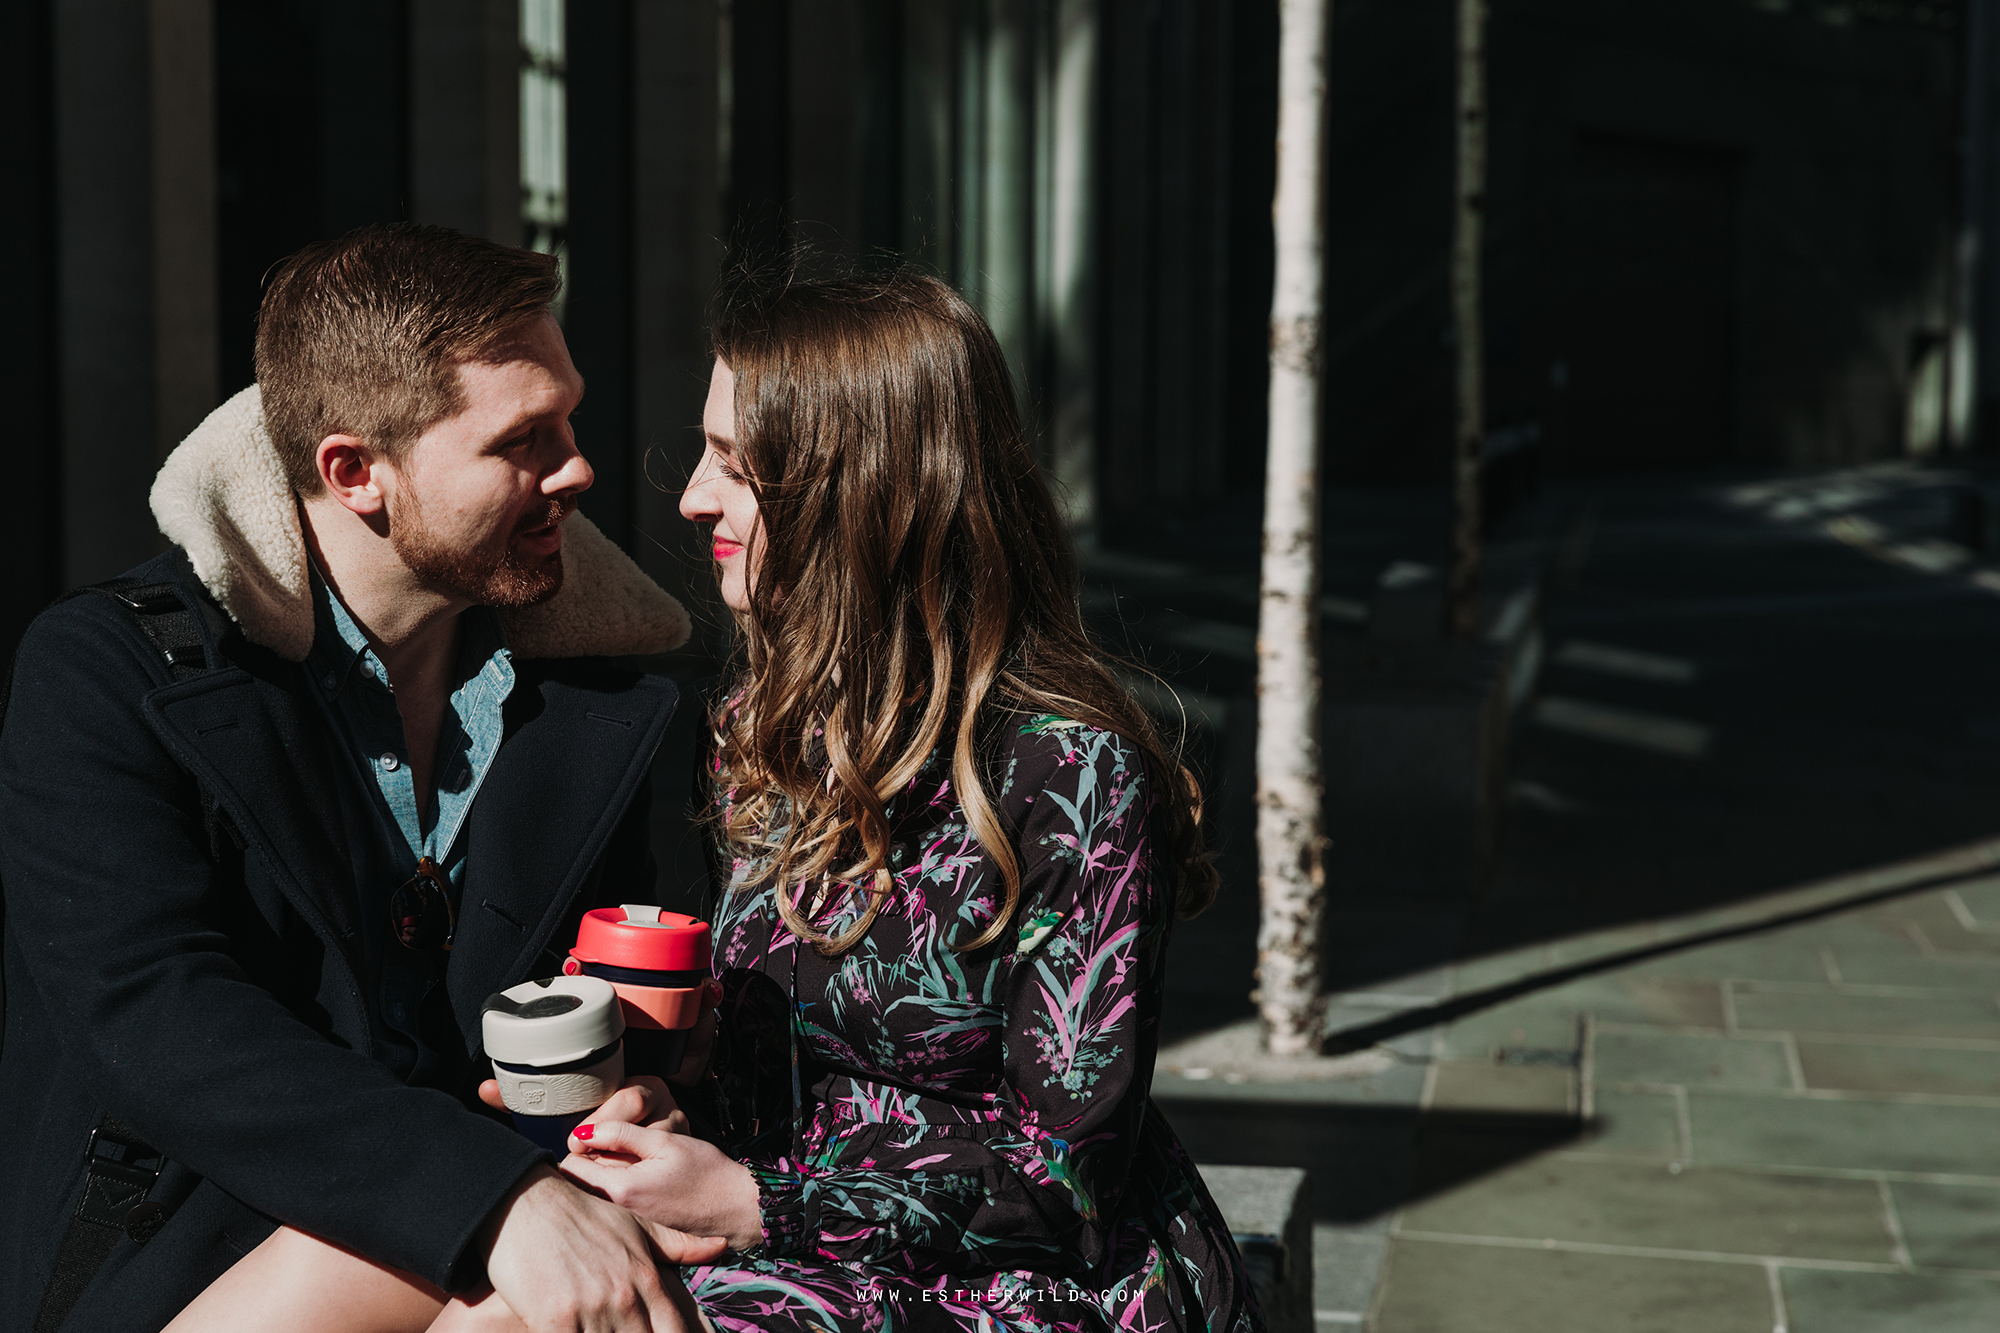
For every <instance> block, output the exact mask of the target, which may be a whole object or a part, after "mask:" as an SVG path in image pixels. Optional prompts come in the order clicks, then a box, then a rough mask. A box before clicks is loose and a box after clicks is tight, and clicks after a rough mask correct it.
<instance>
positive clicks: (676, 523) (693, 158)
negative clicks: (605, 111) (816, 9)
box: [631, 0, 725, 650]
mask: <svg viewBox="0 0 2000 1333" xmlns="http://www.w3.org/2000/svg"><path fill="white" fill-rule="evenodd" d="M717 11H718V6H717V5H716V4H715V2H714V0H633V9H632V46H633V60H634V66H633V125H632V136H633V157H632V160H633V179H632V202H633V209H634V226H633V241H632V268H633V280H634V284H635V286H634V301H633V316H632V327H633V355H632V367H633V400H632V411H633V431H632V436H633V442H634V447H635V449H636V450H637V453H638V457H637V459H636V460H635V466H634V469H633V473H634V478H635V480H634V484H633V488H632V524H633V536H632V543H631V551H632V555H633V558H634V559H636V560H637V561H638V562H639V564H640V567H641V568H643V569H644V570H645V571H646V572H647V573H649V574H651V575H652V576H653V578H654V579H655V580H657V581H658V582H659V584H660V586H661V587H663V588H665V589H667V590H668V591H669V592H671V593H673V594H674V595H675V596H677V597H681V598H682V599H683V600H684V601H686V602H687V603H688V606H689V609H690V610H693V611H694V612H695V622H696V629H695V634H696V641H695V642H694V643H693V644H691V645H690V648H691V649H696V650H699V649H701V648H703V647H704V646H705V645H706V646H707V647H708V648H710V649H711V650H715V649H718V648H719V647H720V643H719V641H718V640H717V639H716V637H715V636H716V635H717V633H718V632H719V631H718V630H717V625H718V624H719V621H718V618H717V617H716V615H715V614H714V612H713V610H712V608H711V609H710V610H709V612H708V613H707V614H704V613H703V610H702V608H703V607H704V606H705V605H706V604H707V603H708V601H709V600H710V592H711V589H712V586H713V580H712V579H711V578H710V576H709V573H708V561H707V557H706V553H705V552H702V551H699V550H697V549H696V542H695V529H694V527H693V525H692V524H690V523H688V522H687V521H686V520H685V519H683V518H681V516H680V514H679V513H678V512H677V507H678V505H679V503H680V493H681V489H682V487H683V486H684V485H685V484H686V482H687V478H688V474H689V473H690V472H691V471H692V470H693V468H694V464H695V461H696V460H697V459H698V458H699V457H700V456H701V409H702V404H703V402H704V401H706V399H707V396H708V369H709V366H708V329H707V309H708V302H709V298H710V295H711V293H712V292H713V291H714V289H715V281H716V277H717V274H718V273H719V271H720V267H721V260H722V245H721V237H722V236H723V234H724V230H725V227H724V215H723V182H722V176H721V170H720V167H721V163H722V161H723V157H722V152H721V150H722V147H723V129H724V126H723V123H722V121H721V119H720V97H719V91H720V90H719V89H718V86H717V70H718V67H719V63H720V57H719V54H718V48H719V45H720V37H721V34H720V31H719V28H718V12H717Z"/></svg>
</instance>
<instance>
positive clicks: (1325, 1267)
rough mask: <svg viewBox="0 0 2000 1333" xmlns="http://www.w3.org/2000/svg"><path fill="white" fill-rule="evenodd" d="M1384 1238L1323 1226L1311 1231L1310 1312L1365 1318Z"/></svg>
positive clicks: (1386, 1240) (1384, 1247)
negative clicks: (1311, 1287)
mask: <svg viewBox="0 0 2000 1333" xmlns="http://www.w3.org/2000/svg"><path fill="white" fill-rule="evenodd" d="M1388 1252H1389V1238H1388V1237H1387V1236H1385V1235H1380V1234H1371V1233H1368V1232H1361V1231H1350V1230H1346V1229H1343V1228H1339V1227H1331V1226H1327V1225H1325V1224H1321V1225H1319V1226H1315V1227H1314V1228H1313V1308H1314V1309H1315V1310H1318V1311H1325V1312H1327V1313H1329V1314H1356V1315H1360V1314H1366V1313H1367V1312H1368V1307H1369V1306H1370V1305H1372V1304H1373V1303H1374V1301H1375V1286H1376V1283H1377V1282H1378V1281H1379V1279H1380V1278H1381V1275H1382V1261H1383V1259H1384V1258H1386V1257H1387V1255H1388Z"/></svg>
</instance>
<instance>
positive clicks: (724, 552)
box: [714, 537, 743, 560]
mask: <svg viewBox="0 0 2000 1333" xmlns="http://www.w3.org/2000/svg"><path fill="white" fill-rule="evenodd" d="M714 540H715V558H716V559H717V560H727V559H729V557H731V556H733V555H741V554H742V553H743V543H741V542H732V541H725V540H724V539H723V538H721V537H717V538H715V539H714Z"/></svg>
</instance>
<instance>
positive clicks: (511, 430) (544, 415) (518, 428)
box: [500, 379, 583, 440]
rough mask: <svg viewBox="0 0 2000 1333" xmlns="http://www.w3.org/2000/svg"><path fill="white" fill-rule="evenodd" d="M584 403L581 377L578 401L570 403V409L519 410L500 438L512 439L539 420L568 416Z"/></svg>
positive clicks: (577, 393) (551, 419)
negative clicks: (556, 410) (553, 410)
mask: <svg viewBox="0 0 2000 1333" xmlns="http://www.w3.org/2000/svg"><path fill="white" fill-rule="evenodd" d="M582 405H583V382H582V380H581V379H579V380H578V381H577V389H576V401H575V402H573V403H571V404H570V405H569V410H568V411H565V412H517V413H515V414H514V416H513V417H512V418H511V419H510V420H509V421H508V422H507V425H506V426H505V428H503V429H502V430H501V432H500V438H501V439H504V440H511V439H513V438H514V437H515V436H517V435H519V434H520V433H521V432H522V431H524V430H526V429H527V428H528V427H530V426H532V425H534V424H535V423H536V422H537V421H553V420H554V419H556V418H557V417H567V416H569V415H570V413H572V412H574V411H576V409H577V408H579V407H581V406H582Z"/></svg>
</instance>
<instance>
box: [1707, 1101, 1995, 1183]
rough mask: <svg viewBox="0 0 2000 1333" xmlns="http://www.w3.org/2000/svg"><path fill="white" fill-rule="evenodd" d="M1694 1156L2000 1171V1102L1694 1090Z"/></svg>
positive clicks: (1713, 1160)
mask: <svg viewBox="0 0 2000 1333" xmlns="http://www.w3.org/2000/svg"><path fill="white" fill-rule="evenodd" d="M1687 1097H1688V1118H1689V1121H1690V1123H1691V1124H1692V1126H1693V1135H1694V1160H1695V1161H1697V1162H1702V1163H1709V1164H1736V1163H1740V1164H1744V1165H1757V1166H1786V1167H1821V1168H1829V1167H1830V1168H1834V1169H1836V1170H1839V1169H1847V1170H1861V1171H1907V1172H1911V1173H1916V1174H1965V1175H1978V1176H1988V1175H2000V1150H1996V1149H2000V1107H1996V1106H1966V1105H1953V1104H1932V1103H1923V1102H1888V1101H1878V1100H1873V1099H1863V1098H1855V1099H1849V1100H1838V1101H1835V1100H1821V1099H1819V1098H1808V1097H1777V1096H1761V1095H1758V1094H1754V1093H1738V1092H1723V1091H1719V1090H1690V1091H1689V1092H1688V1094H1687Z"/></svg>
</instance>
